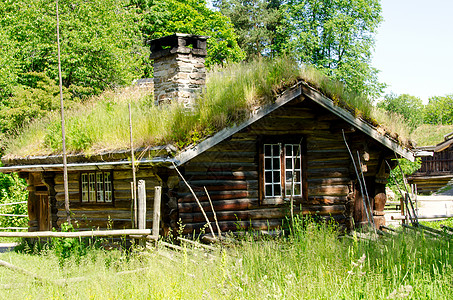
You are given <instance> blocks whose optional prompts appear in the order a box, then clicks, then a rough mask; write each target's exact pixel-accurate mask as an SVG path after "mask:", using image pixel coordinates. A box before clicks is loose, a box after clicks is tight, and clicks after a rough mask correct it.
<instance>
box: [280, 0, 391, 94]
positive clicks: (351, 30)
mask: <svg viewBox="0 0 453 300" xmlns="http://www.w3.org/2000/svg"><path fill="white" fill-rule="evenodd" d="M286 12H287V20H288V25H289V26H290V34H291V40H290V45H289V46H288V47H290V48H292V49H294V51H295V54H296V55H297V56H298V58H299V59H300V61H301V62H302V63H308V64H312V65H315V66H316V67H317V68H319V69H321V70H324V71H325V73H326V74H327V75H330V76H332V77H333V78H335V79H337V80H340V81H341V82H343V83H344V84H345V85H346V86H347V87H348V89H350V90H352V91H357V92H364V93H365V94H367V95H369V96H377V95H378V94H380V93H381V92H382V89H383V85H382V84H380V83H379V82H378V80H377V72H378V71H377V70H376V69H375V68H373V67H371V64H370V61H371V53H372V50H373V47H374V35H375V33H376V30H377V27H378V25H379V23H380V22H381V20H382V17H381V5H380V3H379V0H351V1H343V0H289V1H288V4H287V5H286Z"/></svg>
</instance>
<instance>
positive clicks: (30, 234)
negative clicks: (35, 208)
mask: <svg viewBox="0 0 453 300" xmlns="http://www.w3.org/2000/svg"><path fill="white" fill-rule="evenodd" d="M123 235H151V229H121V230H97V231H74V232H56V231H36V232H0V237H23V238H47V237H62V238H78V237H107V236H123Z"/></svg>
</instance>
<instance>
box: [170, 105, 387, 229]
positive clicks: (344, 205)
mask: <svg viewBox="0 0 453 300" xmlns="http://www.w3.org/2000/svg"><path fill="white" fill-rule="evenodd" d="M307 104H308V105H307ZM343 127H344V128H348V126H347V124H345V123H342V121H341V120H340V119H338V118H337V117H335V116H333V115H332V114H330V113H328V112H327V111H324V110H323V109H322V108H318V107H317V106H315V105H313V103H311V102H310V101H308V100H305V101H304V102H302V103H299V104H296V105H295V106H292V107H290V106H286V107H283V108H280V109H278V110H276V111H275V112H273V113H272V114H270V115H269V116H267V117H265V118H264V119H262V120H260V121H258V122H256V123H254V124H252V125H251V126H249V127H248V128H246V129H244V130H243V131H242V132H240V133H237V134H235V135H233V136H232V138H231V139H229V140H226V141H223V142H221V143H220V144H218V145H217V146H215V147H213V148H211V149H210V150H209V151H207V152H205V153H202V154H200V155H199V156H197V157H195V158H194V159H192V160H191V161H189V162H188V163H186V164H185V165H184V169H185V177H186V179H187V180H188V181H189V183H190V184H191V186H193V187H194V189H195V190H196V192H197V194H198V197H199V199H200V201H201V202H202V205H203V207H204V209H205V211H207V215H208V217H209V219H210V220H211V221H213V214H212V212H211V208H210V205H209V202H208V198H207V196H206V194H205V193H204V191H203V187H204V186H205V187H206V188H207V190H208V192H209V193H210V196H211V198H212V200H213V203H214V209H215V211H216V213H217V218H218V220H219V224H220V227H221V230H222V231H228V230H233V231H234V230H237V229H239V228H253V229H262V230H267V229H274V228H277V227H280V226H282V221H283V219H284V218H285V216H289V205H287V204H283V205H263V204H261V203H260V200H259V187H258V176H259V175H258V173H259V169H258V168H259V166H258V153H257V151H258V148H257V147H258V145H259V142H258V140H259V137H260V136H263V135H275V136H282V135H293V136H296V137H302V136H303V137H304V138H305V139H306V145H307V153H306V157H307V159H306V161H307V163H306V166H305V169H304V170H303V172H306V173H305V177H306V179H307V180H306V181H307V191H306V192H307V195H306V197H304V199H302V200H301V201H299V202H298V203H297V205H296V206H297V209H296V211H297V212H298V213H303V214H316V215H319V216H321V217H324V218H327V219H329V218H333V219H334V220H336V221H337V222H339V223H340V224H344V225H345V226H347V227H349V226H351V223H352V221H351V218H352V210H353V207H352V206H353V204H351V202H352V201H353V198H354V187H353V182H354V180H355V174H354V173H353V170H352V168H351V167H352V165H351V159H350V156H349V154H348V152H347V148H346V146H345V143H344V141H343V137H342V133H341V129H340V128H343ZM349 129H350V128H349ZM347 135H348V140H349V141H350V146H351V148H353V151H356V150H359V151H360V155H361V156H362V158H361V159H362V160H363V164H364V165H366V166H364V171H366V172H365V174H366V176H375V175H376V172H377V170H378V166H379V158H380V155H381V151H382V147H379V146H377V145H375V144H373V143H372V142H371V144H370V142H369V141H368V140H369V139H368V138H366V137H365V136H364V135H363V134H361V133H357V132H354V131H349V132H347ZM175 192H176V194H177V199H178V209H179V218H180V219H181V221H182V223H183V224H184V226H185V228H184V233H192V232H193V231H194V230H195V231H199V230H201V229H202V228H205V231H206V232H207V231H208V228H206V222H205V220H204V218H203V216H202V213H201V212H200V209H199V207H198V205H197V204H196V202H195V201H194V198H193V196H192V195H191V194H190V193H189V191H188V189H187V187H186V186H185V185H184V183H182V182H181V183H180V184H179V187H178V189H177V191H175ZM370 194H371V192H370ZM212 226H213V228H215V224H214V223H212ZM214 230H216V229H214Z"/></svg>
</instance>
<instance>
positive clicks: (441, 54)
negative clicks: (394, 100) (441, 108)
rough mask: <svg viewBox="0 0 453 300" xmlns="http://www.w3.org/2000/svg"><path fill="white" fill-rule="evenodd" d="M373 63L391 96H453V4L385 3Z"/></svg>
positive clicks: (434, 0) (437, 0)
mask: <svg viewBox="0 0 453 300" xmlns="http://www.w3.org/2000/svg"><path fill="white" fill-rule="evenodd" d="M381 5H382V16H383V18H384V21H383V22H382V23H381V25H380V27H379V29H378V33H377V35H376V47H375V51H374V54H373V61H372V65H373V66H374V67H375V68H377V69H378V70H380V73H379V81H381V82H384V83H386V84H387V85H388V87H387V89H386V91H385V92H386V93H390V92H393V93H395V94H397V95H400V94H410V95H413V96H416V97H419V98H421V99H422V100H423V102H424V103H425V104H426V103H427V102H428V98H430V97H432V96H445V95H447V94H453V1H452V0H430V1H426V0H424V1H422V0H381Z"/></svg>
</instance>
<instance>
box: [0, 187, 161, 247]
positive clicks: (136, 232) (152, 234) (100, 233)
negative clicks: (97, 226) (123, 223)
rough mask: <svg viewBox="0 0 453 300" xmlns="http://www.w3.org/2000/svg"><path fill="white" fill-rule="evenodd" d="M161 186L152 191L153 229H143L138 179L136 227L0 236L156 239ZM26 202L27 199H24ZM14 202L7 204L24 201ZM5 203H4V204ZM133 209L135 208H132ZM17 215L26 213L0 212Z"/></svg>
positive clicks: (143, 201)
mask: <svg viewBox="0 0 453 300" xmlns="http://www.w3.org/2000/svg"><path fill="white" fill-rule="evenodd" d="M161 191H162V187H160V186H156V187H155V193H154V216H153V229H152V230H151V229H145V226H146V222H145V220H146V189H145V182H144V181H143V180H140V182H139V192H138V207H137V208H136V211H137V220H136V221H137V224H138V227H139V228H138V229H121V230H87V231H75V232H57V231H36V232H4V231H3V232H1V231H0V237H21V238H49V237H63V238H74V237H108V236H130V237H132V238H141V237H146V238H147V239H154V240H157V239H158V238H159V223H160V205H161V194H162V192H161ZM24 202H25V203H27V201H24ZM24 202H15V203H8V204H9V205H14V204H19V203H24ZM5 205H6V204H5ZM134 209H135V208H134ZM2 215H4V216H18V217H28V215H12V214H0V216H2ZM12 228H13V227H5V228H0V229H12ZM14 229H27V228H26V227H25V228H23V227H14Z"/></svg>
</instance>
